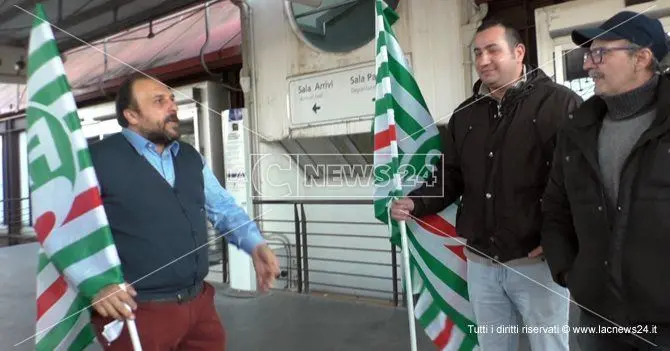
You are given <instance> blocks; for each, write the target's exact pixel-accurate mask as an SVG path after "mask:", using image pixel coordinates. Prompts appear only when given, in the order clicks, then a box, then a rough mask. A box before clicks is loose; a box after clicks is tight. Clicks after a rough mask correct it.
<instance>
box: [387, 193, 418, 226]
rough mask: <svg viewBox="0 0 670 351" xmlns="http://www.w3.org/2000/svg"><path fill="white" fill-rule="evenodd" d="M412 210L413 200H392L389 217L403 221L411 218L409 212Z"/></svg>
mask: <svg viewBox="0 0 670 351" xmlns="http://www.w3.org/2000/svg"><path fill="white" fill-rule="evenodd" d="M412 210H414V200H412V199H410V198H403V199H400V200H396V201H393V203H392V204H391V218H393V219H395V220H396V221H405V220H407V219H409V218H411V216H410V215H409V213H410V212H412Z"/></svg>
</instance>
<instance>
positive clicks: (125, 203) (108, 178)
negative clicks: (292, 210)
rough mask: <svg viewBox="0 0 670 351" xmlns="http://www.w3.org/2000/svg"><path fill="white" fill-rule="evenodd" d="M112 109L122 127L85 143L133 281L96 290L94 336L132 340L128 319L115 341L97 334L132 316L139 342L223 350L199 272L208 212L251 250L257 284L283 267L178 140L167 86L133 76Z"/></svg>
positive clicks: (204, 268) (203, 270)
mask: <svg viewBox="0 0 670 351" xmlns="http://www.w3.org/2000/svg"><path fill="white" fill-rule="evenodd" d="M116 112H117V119H118V122H119V124H120V125H121V126H122V127H123V130H122V131H121V133H118V134H115V135H112V136H110V137H108V138H106V139H104V140H102V141H100V142H97V143H95V144H93V145H91V147H90V152H91V157H92V160H93V164H94V167H95V170H96V174H97V177H98V181H99V183H100V190H101V194H102V200H103V204H104V207H105V211H106V213H107V218H108V221H109V225H110V227H111V230H112V234H113V237H114V241H115V244H116V247H117V250H118V253H119V257H120V258H121V262H122V269H123V273H124V276H125V279H126V280H127V281H128V282H131V283H133V286H132V287H130V288H128V289H127V291H124V290H121V288H120V287H118V286H116V285H113V286H108V287H106V288H105V289H103V290H102V291H100V292H99V293H98V294H97V296H96V297H95V298H94V304H93V308H94V309H95V311H94V313H92V322H93V324H94V325H95V326H96V329H97V332H98V334H99V335H98V337H99V339H100V341H101V343H102V344H103V346H105V347H106V349H107V350H129V349H132V346H131V343H130V339H129V337H128V333H127V329H124V330H123V332H122V334H121V336H120V337H119V339H117V340H115V341H114V342H112V343H107V342H105V340H104V339H103V338H102V337H101V336H100V334H101V332H102V329H103V328H104V326H105V325H106V324H107V323H109V322H111V321H113V320H114V319H128V318H134V319H135V321H136V324H137V328H138V332H139V335H140V336H141V341H142V347H143V349H144V350H145V351H151V350H156V351H158V350H168V349H169V350H224V349H225V331H224V329H223V326H222V325H221V321H220V319H219V316H218V314H217V312H216V309H215V306H214V288H213V287H212V286H211V285H210V284H209V283H207V282H205V280H204V279H205V276H206V275H207V273H208V270H209V260H208V257H207V242H208V239H207V221H209V222H210V223H212V225H213V226H214V228H215V229H216V230H217V231H218V232H219V234H221V235H225V237H226V238H227V239H228V241H229V242H230V243H232V244H233V245H235V246H237V247H239V248H241V249H243V250H244V251H245V252H247V253H248V254H249V255H251V257H252V259H253V263H254V266H255V269H256V276H257V280H258V285H259V289H260V290H261V291H266V290H267V289H268V288H269V287H270V286H271V284H272V282H273V280H274V278H275V276H276V275H277V274H278V273H279V268H278V264H277V260H276V257H275V255H274V254H273V253H272V250H270V248H269V247H268V246H267V244H266V243H265V242H264V240H263V237H262V236H261V234H260V232H259V229H258V227H257V226H256V224H255V223H254V222H253V221H252V220H251V219H250V218H249V217H248V216H247V214H246V213H245V212H244V211H243V210H242V208H240V207H239V206H237V204H236V203H235V200H234V199H233V198H232V197H231V196H230V194H229V193H228V192H227V191H226V190H225V189H224V188H223V187H221V185H220V184H219V182H218V180H217V179H216V177H215V176H214V174H213V173H212V171H211V169H210V168H209V167H208V166H207V165H206V164H205V162H204V159H203V157H202V156H201V155H200V154H199V153H198V151H196V150H195V149H194V148H193V147H192V146H191V145H189V144H187V143H185V142H182V141H179V138H180V131H179V119H178V118H177V105H176V103H175V100H174V95H173V94H172V93H171V92H170V89H169V88H168V87H166V86H165V85H164V84H162V83H160V82H158V81H156V80H153V79H149V78H146V77H143V76H139V77H133V78H131V79H129V80H128V81H126V82H125V83H124V84H123V85H122V86H121V88H120V90H119V93H118V96H117V100H116ZM125 305H128V306H130V307H131V309H132V311H131V310H128V309H127V308H126V307H125Z"/></svg>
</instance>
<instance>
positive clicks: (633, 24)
mask: <svg viewBox="0 0 670 351" xmlns="http://www.w3.org/2000/svg"><path fill="white" fill-rule="evenodd" d="M593 39H600V40H607V41H609V40H620V39H626V40H628V41H630V42H631V43H633V44H637V45H639V46H642V47H647V48H649V49H650V50H651V52H652V53H653V54H654V57H656V59H657V60H658V61H661V60H662V59H663V57H665V55H666V54H667V53H668V44H667V43H666V34H665V30H663V25H661V22H660V21H659V20H657V19H651V18H649V17H647V16H645V15H644V14H640V13H636V12H632V11H622V12H619V13H617V14H616V15H614V16H612V18H610V19H608V20H607V21H605V22H604V23H603V24H601V25H600V27H595V28H584V29H577V30H574V31H572V41H573V42H574V43H575V44H577V45H579V46H582V47H588V45H590V42H591V40H593Z"/></svg>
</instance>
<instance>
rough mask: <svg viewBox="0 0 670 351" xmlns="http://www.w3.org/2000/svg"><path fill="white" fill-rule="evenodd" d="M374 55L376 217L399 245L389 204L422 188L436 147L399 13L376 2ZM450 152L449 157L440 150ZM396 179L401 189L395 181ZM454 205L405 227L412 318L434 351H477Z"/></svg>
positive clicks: (436, 154)
mask: <svg viewBox="0 0 670 351" xmlns="http://www.w3.org/2000/svg"><path fill="white" fill-rule="evenodd" d="M376 11H377V31H376V43H377V56H376V68H377V77H376V85H377V86H376V88H377V89H376V100H375V119H374V126H373V128H374V175H375V189H374V199H375V202H374V210H375V217H376V218H377V219H379V220H381V221H383V222H384V223H387V224H389V226H390V228H391V229H390V230H391V241H392V242H393V243H394V244H396V245H399V244H400V242H401V240H400V237H399V235H400V228H399V226H398V223H397V222H396V221H394V220H391V218H390V209H389V208H390V203H391V201H392V200H393V199H395V198H400V197H403V196H406V195H407V193H409V192H410V191H412V190H413V189H415V188H417V187H418V186H420V185H421V183H422V182H423V181H425V180H427V178H428V177H429V176H430V175H431V173H432V170H433V169H434V167H439V166H440V165H439V164H438V162H439V161H440V154H441V153H442V151H443V150H442V143H441V140H440V135H439V131H438V129H437V127H436V126H435V124H434V123H433V122H434V120H433V118H432V116H431V115H430V112H429V111H428V107H427V105H426V102H425V101H424V98H423V96H422V94H421V91H420V89H419V87H418V85H417V82H416V81H415V79H414V77H413V73H412V70H411V68H410V67H409V65H408V64H407V60H406V59H405V55H404V53H403V51H402V49H401V48H400V45H399V43H398V41H397V38H396V37H395V34H394V33H393V29H392V27H391V26H392V25H393V23H394V22H395V21H396V20H397V19H398V14H397V13H396V12H395V11H394V10H393V9H392V8H391V7H389V6H388V5H387V4H386V3H385V2H384V1H383V0H376ZM444 151H445V152H451V150H444ZM397 174H400V176H401V179H402V186H401V187H397V186H396V184H394V182H393V178H394V176H396V175H397ZM456 207H457V205H456V204H454V205H451V206H449V207H447V208H446V209H445V210H444V211H442V212H440V213H439V214H437V215H432V216H426V217H424V218H420V219H419V221H415V220H411V219H410V220H407V221H406V226H407V242H408V246H409V247H408V249H409V255H410V260H409V261H410V271H411V276H410V278H411V280H412V282H413V284H412V286H413V291H412V295H414V294H418V295H419V299H418V301H417V303H416V306H415V310H414V317H415V318H416V319H417V320H418V322H419V325H421V326H422V327H423V329H424V330H425V332H426V334H427V335H428V336H429V337H430V338H431V340H433V343H434V344H435V345H436V347H437V349H439V350H475V349H478V346H477V337H476V334H475V333H474V332H475V328H474V326H475V322H474V315H473V312H472V307H471V305H470V302H469V298H468V290H467V282H466V258H465V256H464V254H463V248H464V245H463V243H464V242H465V240H463V239H462V238H458V237H457V235H456V231H455V228H454V224H455V215H456Z"/></svg>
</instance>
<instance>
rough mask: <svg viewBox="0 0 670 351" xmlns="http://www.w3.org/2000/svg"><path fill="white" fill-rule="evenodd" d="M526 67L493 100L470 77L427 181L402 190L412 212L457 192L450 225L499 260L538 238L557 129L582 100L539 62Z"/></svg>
mask: <svg viewBox="0 0 670 351" xmlns="http://www.w3.org/2000/svg"><path fill="white" fill-rule="evenodd" d="M528 70H529V73H528V74H527V79H526V81H525V82H523V83H520V84H519V85H518V86H516V87H514V88H510V89H509V90H508V91H507V93H506V94H505V96H504V97H503V99H502V101H501V103H500V104H498V102H497V101H496V100H495V99H494V98H492V97H489V96H484V95H480V94H479V93H478V92H479V88H480V86H481V84H482V83H481V82H480V81H478V82H477V83H476V84H475V86H474V95H473V96H472V97H470V98H469V99H467V100H466V101H465V102H463V103H462V104H461V105H460V106H459V107H458V108H457V109H456V111H455V112H454V114H453V116H452V117H451V120H450V121H449V123H448V125H447V132H446V138H445V139H444V154H443V155H442V159H441V161H442V163H441V164H440V165H438V168H437V171H436V173H435V174H434V175H433V178H432V179H434V180H435V182H434V184H425V185H423V186H422V187H421V188H419V189H417V190H415V191H413V192H411V193H410V194H409V195H408V196H410V197H411V198H413V200H414V204H415V205H414V206H415V208H414V211H413V215H415V216H417V217H421V216H424V215H427V214H433V213H436V212H439V211H441V210H442V209H444V208H446V207H447V206H449V205H450V204H452V203H453V202H454V201H457V200H458V199H459V197H461V196H462V199H461V201H460V202H459V210H458V214H457V219H456V231H457V233H458V234H459V235H460V236H462V237H464V238H465V239H467V240H468V245H470V246H472V247H474V248H476V249H477V250H478V251H481V252H483V253H485V254H486V255H487V256H489V257H493V258H495V259H497V260H500V261H503V262H504V261H509V260H512V259H515V258H519V257H526V256H527V255H528V253H529V252H530V251H532V250H533V249H534V248H536V247H537V246H539V245H540V228H541V207H540V205H541V204H540V200H541V197H542V193H543V191H544V188H545V185H546V181H547V176H548V173H549V169H550V164H551V157H552V155H553V149H554V144H555V134H556V130H557V128H558V126H559V124H560V123H561V122H562V121H563V120H566V119H567V115H568V112H569V111H570V110H572V109H574V108H576V106H578V104H579V103H581V98H580V97H579V96H578V95H577V94H576V93H574V92H573V91H571V90H570V89H568V88H567V87H564V86H562V85H558V84H556V83H554V82H553V81H552V80H551V79H549V77H547V76H546V75H545V74H544V72H542V71H541V70H539V69H537V70H534V71H531V70H530V68H529V69H528ZM440 166H441V167H440Z"/></svg>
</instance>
